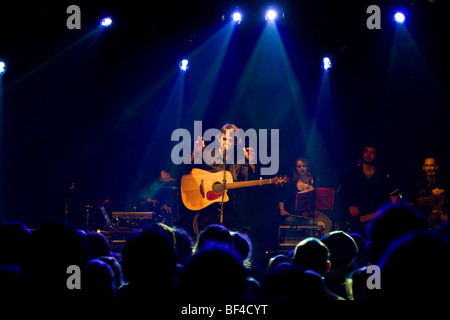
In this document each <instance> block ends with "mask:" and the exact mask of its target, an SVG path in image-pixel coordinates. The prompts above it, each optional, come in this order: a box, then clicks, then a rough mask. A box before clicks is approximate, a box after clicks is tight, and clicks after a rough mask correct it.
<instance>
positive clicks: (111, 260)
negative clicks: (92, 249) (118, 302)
mask: <svg viewBox="0 0 450 320" xmlns="http://www.w3.org/2000/svg"><path fill="white" fill-rule="evenodd" d="M98 260H100V261H103V262H104V263H106V264H107V265H109V266H110V267H111V270H112V271H113V273H114V283H115V285H116V289H119V288H120V287H121V286H122V285H123V284H124V283H125V282H124V279H123V272H122V265H121V264H120V262H119V261H117V259H116V258H115V257H114V256H103V257H100V258H98Z"/></svg>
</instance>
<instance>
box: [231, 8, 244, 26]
mask: <svg viewBox="0 0 450 320" xmlns="http://www.w3.org/2000/svg"><path fill="white" fill-rule="evenodd" d="M231 20H233V21H234V22H236V23H237V24H239V23H241V21H242V13H240V12H239V11H235V12H233V14H232V15H231Z"/></svg>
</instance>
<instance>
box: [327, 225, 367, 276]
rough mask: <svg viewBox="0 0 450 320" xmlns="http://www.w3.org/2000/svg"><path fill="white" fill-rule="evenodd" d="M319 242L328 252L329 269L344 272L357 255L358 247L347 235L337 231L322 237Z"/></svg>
mask: <svg viewBox="0 0 450 320" xmlns="http://www.w3.org/2000/svg"><path fill="white" fill-rule="evenodd" d="M321 241H322V242H323V243H324V244H325V245H326V246H327V248H328V250H329V252H330V262H331V269H333V270H346V269H347V268H348V267H350V266H351V264H352V263H353V261H354V259H355V258H356V255H357V253H358V246H357V245H356V243H355V240H353V238H352V237H350V236H349V235H348V234H347V233H345V232H343V231H341V230H337V231H332V232H330V233H327V234H326V235H324V236H323V237H322V239H321Z"/></svg>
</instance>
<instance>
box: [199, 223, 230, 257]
mask: <svg viewBox="0 0 450 320" xmlns="http://www.w3.org/2000/svg"><path fill="white" fill-rule="evenodd" d="M210 241H214V242H219V243H225V244H229V245H231V246H232V245H233V238H232V237H231V233H230V230H228V229H227V228H226V227H225V226H223V225H220V224H210V225H209V226H207V227H206V228H205V229H203V230H202V231H201V232H200V233H199V234H198V235H197V241H196V243H195V247H194V252H196V251H197V250H200V249H201V248H203V247H204V246H205V245H206V244H207V243H208V242H210Z"/></svg>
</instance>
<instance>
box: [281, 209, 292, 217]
mask: <svg viewBox="0 0 450 320" xmlns="http://www.w3.org/2000/svg"><path fill="white" fill-rule="evenodd" d="M280 214H281V215H282V216H283V217H284V216H290V215H291V214H290V213H289V212H287V211H286V210H284V209H281V210H280Z"/></svg>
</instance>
